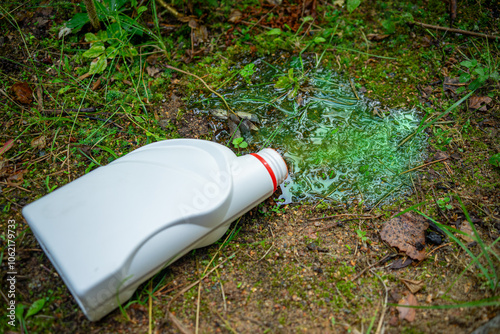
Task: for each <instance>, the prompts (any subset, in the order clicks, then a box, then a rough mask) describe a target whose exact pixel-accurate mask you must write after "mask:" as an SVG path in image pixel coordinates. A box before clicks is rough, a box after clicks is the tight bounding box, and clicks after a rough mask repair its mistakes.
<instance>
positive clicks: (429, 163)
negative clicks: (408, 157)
mask: <svg viewBox="0 0 500 334" xmlns="http://www.w3.org/2000/svg"><path fill="white" fill-rule="evenodd" d="M447 159H449V158H443V159H439V160H434V161H431V162H428V163H426V164H423V165H420V166H417V167H414V168H411V169H408V170H407V171H406V172H402V173H400V174H399V175H403V174H406V173H409V172H411V171H414V170H415V169H420V168H422V167H425V166H428V165H432V164H435V163H436V162H440V161H444V160H447Z"/></svg>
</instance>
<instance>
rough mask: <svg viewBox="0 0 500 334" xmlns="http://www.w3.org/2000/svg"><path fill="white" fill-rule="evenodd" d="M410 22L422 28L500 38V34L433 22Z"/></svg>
mask: <svg viewBox="0 0 500 334" xmlns="http://www.w3.org/2000/svg"><path fill="white" fill-rule="evenodd" d="M409 24H410V25H417V26H420V27H422V28H429V29H436V30H441V31H446V32H454V33H457V34H463V35H470V36H476V37H484V38H489V39H496V40H500V36H494V35H488V34H482V33H479V32H473V31H468V30H462V29H456V28H448V27H441V26H435V25H432V24H427V23H422V22H418V21H415V22H410V23H409Z"/></svg>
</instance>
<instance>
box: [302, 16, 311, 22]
mask: <svg viewBox="0 0 500 334" xmlns="http://www.w3.org/2000/svg"><path fill="white" fill-rule="evenodd" d="M312 20H314V18H313V17H312V16H306V17H304V18H303V19H302V21H304V22H309V21H312Z"/></svg>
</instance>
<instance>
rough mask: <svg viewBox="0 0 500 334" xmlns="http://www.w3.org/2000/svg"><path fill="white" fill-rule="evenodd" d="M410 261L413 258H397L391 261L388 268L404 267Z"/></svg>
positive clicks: (410, 262)
mask: <svg viewBox="0 0 500 334" xmlns="http://www.w3.org/2000/svg"><path fill="white" fill-rule="evenodd" d="M412 263H413V260H412V259H410V258H409V257H407V258H405V259H404V261H403V259H397V260H395V261H394V262H393V263H391V265H390V266H389V269H401V268H406V267H408V266H409V265H410V264H412Z"/></svg>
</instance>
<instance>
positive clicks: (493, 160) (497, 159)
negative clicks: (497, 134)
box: [488, 153, 500, 167]
mask: <svg viewBox="0 0 500 334" xmlns="http://www.w3.org/2000/svg"><path fill="white" fill-rule="evenodd" d="M488 162H489V163H490V164H492V165H493V166H495V167H500V153H497V154H495V155H492V156H491V157H490V159H489V160H488Z"/></svg>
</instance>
